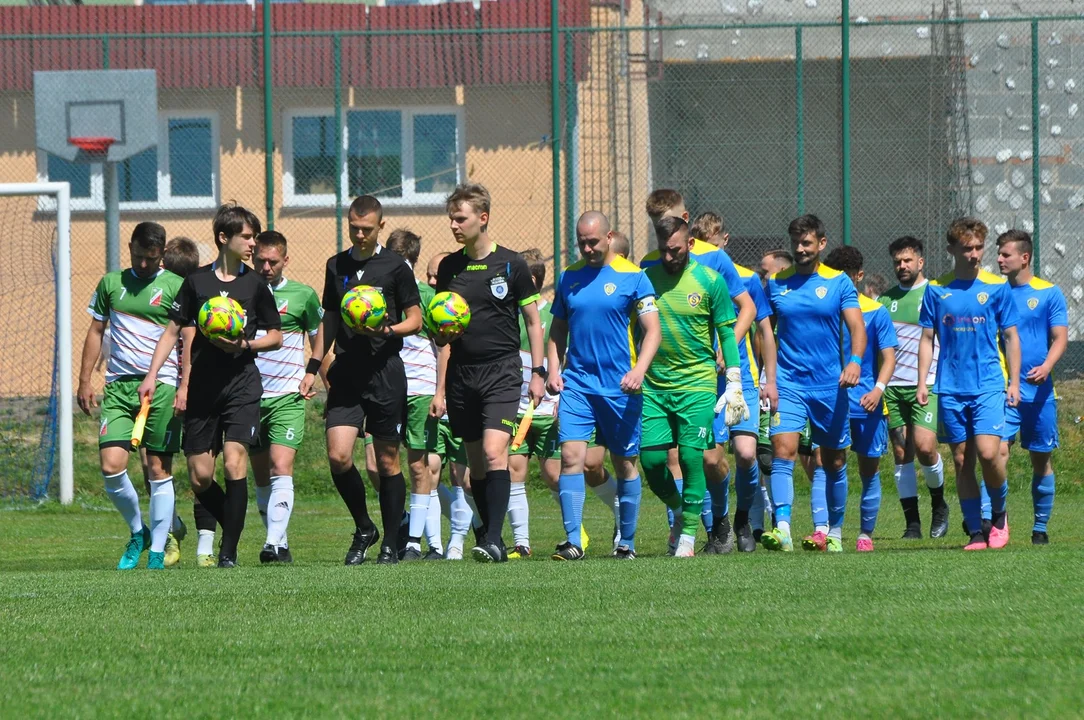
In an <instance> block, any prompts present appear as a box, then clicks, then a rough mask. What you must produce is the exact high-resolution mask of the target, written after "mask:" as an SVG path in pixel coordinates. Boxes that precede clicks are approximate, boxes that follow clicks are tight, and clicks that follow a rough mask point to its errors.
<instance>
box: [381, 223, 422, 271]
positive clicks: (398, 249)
mask: <svg viewBox="0 0 1084 720" xmlns="http://www.w3.org/2000/svg"><path fill="white" fill-rule="evenodd" d="M385 245H386V246H387V248H388V250H391V251H392V252H393V253H395V254H396V255H402V256H403V257H404V258H406V260H407V262H409V263H410V264H411V266H414V265H417V264H418V256H419V255H421V253H422V239H421V237H420V236H419V235H417V234H415V233H413V232H411V231H410V230H407V229H406V228H396V229H395V230H392V231H391V235H388V241H387V243H385Z"/></svg>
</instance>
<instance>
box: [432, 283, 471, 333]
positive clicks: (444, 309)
mask: <svg viewBox="0 0 1084 720" xmlns="http://www.w3.org/2000/svg"><path fill="white" fill-rule="evenodd" d="M426 315H427V317H428V318H429V327H430V329H431V330H434V331H438V332H462V331H464V330H466V329H467V326H468V325H470V306H469V305H467V301H466V300H464V299H463V296H462V295H460V294H459V293H454V292H442V293H437V294H436V296H435V297H434V298H433V300H432V301H431V302H430V303H429V312H428V313H426Z"/></svg>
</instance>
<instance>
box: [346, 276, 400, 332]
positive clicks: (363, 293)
mask: <svg viewBox="0 0 1084 720" xmlns="http://www.w3.org/2000/svg"><path fill="white" fill-rule="evenodd" d="M339 310H340V312H341V313H342V317H343V322H344V323H346V326H347V327H348V328H350V329H351V330H353V331H354V332H357V331H358V330H361V329H362V328H369V329H370V330H372V329H374V328H378V327H380V326H381V325H382V324H383V323H384V318H385V316H387V314H388V304H387V303H386V302H385V301H384V293H382V292H380V291H379V290H377V289H376V288H375V287H373V286H372V285H358V286H357V287H356V288H353V289H351V290H350V291H349V292H348V293H346V295H343V301H342V304H341V305H340V306H339Z"/></svg>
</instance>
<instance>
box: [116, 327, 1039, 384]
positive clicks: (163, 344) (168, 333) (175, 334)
mask: <svg viewBox="0 0 1084 720" xmlns="http://www.w3.org/2000/svg"><path fill="white" fill-rule="evenodd" d="M180 336H181V326H180V325H178V324H177V321H175V320H170V321H169V322H168V323H166V326H165V328H164V329H163V330H162V337H160V338H158V344H157V345H155V346H154V356H153V357H152V358H151V366H150V369H149V370H147V376H146V377H145V378H143V382H141V383H140V384H139V389H138V390H137V391H136V392H137V393H138V395H139V399H140V400H143V399H144V398H146V399H148V400H150V399H152V398H153V397H154V389H155V386H156V384H157V382H158V371H159V370H161V369H162V366H163V365H165V364H166V360H167V359H169V354H170V353H171V352H175V351H176V350H177V338H179V337H180ZM1017 358H1019V355H1018V356H1017Z"/></svg>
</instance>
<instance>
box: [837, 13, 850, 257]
mask: <svg viewBox="0 0 1084 720" xmlns="http://www.w3.org/2000/svg"><path fill="white" fill-rule="evenodd" d="M841 22H842V26H841V33H842V43H841V49H842V56H843V57H842V63H841V72H840V78H839V80H840V82H839V86H840V87H839V94H840V100H841V101H842V103H843V114H842V121H841V122H840V125H841V132H842V133H843V143H842V145H843V147H842V152H841V153H840V154H841V155H842V160H843V186H842V188H841V194H842V196H843V197H842V198H840V200H841V202H842V204H843V244H844V245H850V244H851V3H850V0H843V17H842V20H841Z"/></svg>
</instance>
